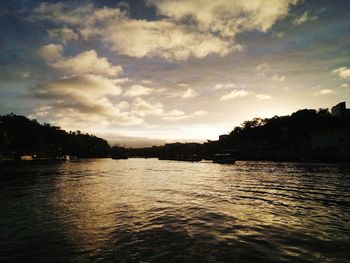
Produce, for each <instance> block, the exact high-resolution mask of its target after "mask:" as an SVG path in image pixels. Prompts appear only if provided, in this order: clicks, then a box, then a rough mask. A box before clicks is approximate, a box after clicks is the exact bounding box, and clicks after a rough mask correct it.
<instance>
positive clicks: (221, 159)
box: [213, 153, 236, 164]
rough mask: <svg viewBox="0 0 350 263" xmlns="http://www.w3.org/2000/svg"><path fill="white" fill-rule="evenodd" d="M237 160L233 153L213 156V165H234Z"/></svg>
mask: <svg viewBox="0 0 350 263" xmlns="http://www.w3.org/2000/svg"><path fill="white" fill-rule="evenodd" d="M235 162H236V159H235V158H234V157H233V156H232V154H231V153H218V154H214V156H213V163H219V164H234V163H235Z"/></svg>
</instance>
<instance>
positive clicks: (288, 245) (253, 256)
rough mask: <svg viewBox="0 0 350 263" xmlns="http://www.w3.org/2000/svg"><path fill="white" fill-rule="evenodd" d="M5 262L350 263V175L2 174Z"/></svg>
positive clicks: (159, 164) (108, 169)
mask: <svg viewBox="0 0 350 263" xmlns="http://www.w3.org/2000/svg"><path fill="white" fill-rule="evenodd" d="M0 176H1V177H0V183H1V184H0V202H1V210H0V237H1V239H0V240H1V242H0V262H28V261H32V262H140V261H142V262H165V261H166V262H179V261H183V262H197V261H201V262H204V261H205V262H276V261H283V262H296V261H298V262H325V261H329V262H345V261H347V260H348V259H349V258H350V223H349V218H350V193H349V189H350V177H349V176H350V166H347V165H321V164H294V163H289V164H288V163H263V162H238V163H237V164H235V165H218V164H211V163H186V162H172V161H158V160H155V159H129V160H110V159H99V160H79V161H73V162H66V163H61V164H58V163H56V164H55V163H53V164H45V165H43V164H25V165H22V166H18V165H17V166H11V165H10V166H6V167H1V172H0Z"/></svg>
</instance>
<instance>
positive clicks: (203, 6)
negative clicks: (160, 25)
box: [148, 0, 298, 37]
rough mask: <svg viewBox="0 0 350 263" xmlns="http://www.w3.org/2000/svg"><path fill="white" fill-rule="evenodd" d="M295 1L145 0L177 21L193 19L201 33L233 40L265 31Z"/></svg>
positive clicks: (282, 15)
mask: <svg viewBox="0 0 350 263" xmlns="http://www.w3.org/2000/svg"><path fill="white" fill-rule="evenodd" d="M297 2H298V1H297V0H270V1H269V3H268V4H266V2H265V1H246V0H236V1H232V0H216V1H207V0H178V1H172V0H148V3H149V4H152V5H154V6H156V8H157V11H158V13H159V14H161V15H164V16H166V17H169V18H170V19H173V20H176V21H183V20H185V19H187V18H189V17H190V18H192V19H193V20H194V21H195V22H196V24H197V25H198V28H199V29H200V30H202V31H207V32H213V33H218V34H220V35H221V36H222V37H233V36H234V35H236V34H237V33H238V32H241V31H248V30H253V29H256V30H261V31H267V30H268V29H270V28H271V26H272V25H273V24H274V23H275V22H276V21H277V20H278V19H280V18H281V17H284V16H286V15H287V14H288V11H289V6H290V5H293V4H296V3H297Z"/></svg>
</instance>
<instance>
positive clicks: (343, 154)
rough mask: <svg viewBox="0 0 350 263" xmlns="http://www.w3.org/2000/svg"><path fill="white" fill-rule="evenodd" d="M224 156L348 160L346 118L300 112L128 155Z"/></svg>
mask: <svg viewBox="0 0 350 263" xmlns="http://www.w3.org/2000/svg"><path fill="white" fill-rule="evenodd" d="M342 106H343V105H342ZM347 112H349V111H348V110H347ZM224 152H230V153H231V154H232V155H233V156H235V158H236V159H238V160H276V161H299V160H319V161H327V160H329V161H343V160H350V122H349V116H347V117H346V118H343V119H340V118H338V117H337V116H334V115H332V114H331V113H330V111H329V110H328V109H319V110H318V111H316V110H309V109H304V110H299V111H297V112H295V113H293V114H291V115H290V116H274V117H273V118H266V119H262V118H254V119H253V120H250V121H245V122H244V123H242V124H241V125H240V126H238V127H235V128H234V129H233V130H232V131H231V132H230V133H229V134H226V135H221V136H219V140H217V141H208V142H206V143H204V144H194V143H187V144H185V143H172V144H166V145H164V146H158V147H155V146H154V147H151V148H142V149H132V150H131V152H130V154H131V156H139V157H158V158H164V159H177V158H178V156H182V157H184V158H186V157H188V156H200V157H201V158H203V159H212V157H213V155H214V154H216V153H224Z"/></svg>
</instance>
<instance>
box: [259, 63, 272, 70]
mask: <svg viewBox="0 0 350 263" xmlns="http://www.w3.org/2000/svg"><path fill="white" fill-rule="evenodd" d="M269 67H270V65H269V64H268V63H261V64H259V65H257V66H256V70H257V71H261V70H264V69H267V68H269Z"/></svg>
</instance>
